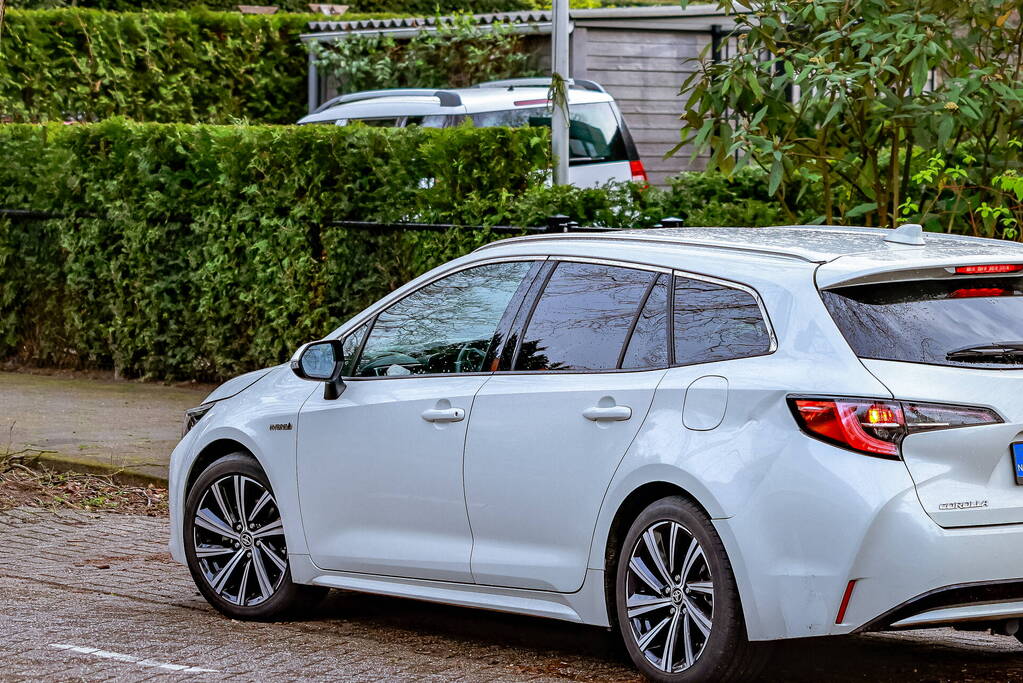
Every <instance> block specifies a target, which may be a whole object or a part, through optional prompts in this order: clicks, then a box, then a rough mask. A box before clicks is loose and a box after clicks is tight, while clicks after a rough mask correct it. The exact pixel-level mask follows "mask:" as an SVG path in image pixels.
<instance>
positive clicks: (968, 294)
mask: <svg viewBox="0 0 1023 683" xmlns="http://www.w3.org/2000/svg"><path fill="white" fill-rule="evenodd" d="M1006 294H1009V295H1011V294H1012V292H1010V291H1008V290H1005V289H1002V288H1001V287H965V288H963V289H957V290H955V291H954V292H952V293H951V294H949V295H948V298H950V299H973V298H977V297H984V298H987V297H992V296H1005V295H1006Z"/></svg>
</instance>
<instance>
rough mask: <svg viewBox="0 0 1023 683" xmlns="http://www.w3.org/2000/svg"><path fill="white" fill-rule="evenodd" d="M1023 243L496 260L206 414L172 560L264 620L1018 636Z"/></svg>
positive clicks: (691, 670) (752, 641) (412, 292)
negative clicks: (391, 610) (335, 595)
mask: <svg viewBox="0 0 1023 683" xmlns="http://www.w3.org/2000/svg"><path fill="white" fill-rule="evenodd" d="M1021 373H1023V245H1019V244H1014V243H1007V242H998V241H993V240H983V239H975V238H965V237H957V236H950V235H941V234H926V235H924V234H922V233H921V232H920V229H919V226H903V227H902V228H899V229H898V230H894V231H892V230H880V229H871V228H828V227H810V226H796V227H775V228H760V229H744V228H684V229H660V230H637V231H627V232H619V233H612V234H601V235H590V234H566V235H549V236H535V237H524V238H516V239H511V240H505V241H501V242H497V243H494V244H491V245H488V246H485V247H483V248H481V249H478V250H476V251H475V252H473V253H471V254H469V255H468V256H465V257H462V258H459V259H457V260H455V261H452V262H450V263H448V264H446V265H444V266H441V267H440V268H437V269H435V270H433V271H431V272H429V273H427V274H425V275H423V276H421V277H419V278H418V279H416V280H414V281H413V282H411V283H409V284H408V285H406V286H404V287H402V288H401V289H399V290H398V291H396V292H394V293H392V294H390V295H389V296H387V297H385V298H384V299H383V300H381V301H380V302H379V303H377V304H375V305H373V306H371V307H370V308H368V309H367V310H365V311H363V312H362V313H360V314H359V315H357V316H355V317H354V318H352V319H351V320H349V321H348V322H346V323H345V324H344V325H342V326H341V327H340V328H338V329H336V330H334V331H333V332H331V333H330V334H328V335H327V336H326V337H325V338H324V340H322V341H317V342H312V343H310V344H307V345H305V346H303V347H302V348H301V349H299V350H298V352H297V353H296V354H295V356H294V358H293V360H292V361H291V363H290V364H288V365H281V366H278V367H275V368H271V369H268V370H262V371H259V372H254V373H249V374H247V375H243V376H241V377H238V378H236V379H234V380H231V381H229V382H227V383H226V384H224V385H223V386H221V387H220V388H218V389H217V390H216V391H214V392H213V393H212V394H211V395H210V396H209V397H208V398H207V399H206V401H205V402H204V403H203V404H202V405H201V406H199V407H198V408H196V409H194V410H191V411H189V412H188V414H187V422H186V433H185V436H184V438H183V439H182V441H181V443H180V444H179V445H178V447H177V448H176V449H175V451H174V455H173V458H172V462H171V496H172V498H171V503H172V506H171V507H172V542H171V548H172V551H173V554H174V557H175V558H176V559H177V560H178V561H180V562H184V563H187V565H188V567H189V569H190V570H191V573H192V575H193V577H194V579H195V583H196V585H197V586H198V587H199V590H200V591H201V592H202V594H203V595H204V596H205V597H206V599H207V600H209V602H210V604H212V605H213V606H214V607H215V608H216V609H218V610H220V611H221V612H223V613H224V614H226V615H229V616H231V617H234V618H239V619H269V618H273V617H275V616H277V615H279V614H281V613H282V612H283V611H285V610H288V609H291V608H294V607H296V606H298V605H300V604H303V603H304V602H307V601H308V600H309V599H312V598H316V597H318V596H320V595H322V593H323V592H324V591H325V590H326V589H328V588H341V589H346V590H353V591H364V592H370V593H381V594H387V595H393V596H404V597H409V598H416V599H421V600H428V601H434V602H442V603H449V604H453V605H465V606H470V607H483V608H489V609H494V610H501V611H506V612H516V613H520V614H527V615H535V616H540V617H550V618H554V619H563V620H568V621H574V622H578V623H583V624H594V625H598V626H605V627H611V628H614V629H617V630H619V631H620V633H621V635H622V638H623V639H624V642H625V645H626V648H627V650H628V652H629V654H630V655H631V657H632V659H633V661H634V662H635V664H636V666H637V667H638V668H639V669H640V670H641V671H642V673H643V674H644V675H646V676H647V677H649V678H651V679H653V680H659V681H697V680H700V681H717V680H729V679H737V678H743V677H750V676H753V675H755V673H756V671H757V670H758V667H760V666H762V664H763V662H764V658H765V657H766V654H767V652H768V647H767V646H768V641H776V640H780V639H787V638H806V637H809V636H824V635H840V634H849V633H856V632H863V631H874V630H897V629H907V628H921V627H931V626H947V625H954V626H956V627H958V628H964V629H994V630H995V631H997V632H999V633H1003V634H1006V635H1013V634H1018V633H1019V620H1020V619H1021V618H1023V486H1021V484H1023V402H1021V401H1020V400H1019V396H1020V393H1021V390H1023V374H1021Z"/></svg>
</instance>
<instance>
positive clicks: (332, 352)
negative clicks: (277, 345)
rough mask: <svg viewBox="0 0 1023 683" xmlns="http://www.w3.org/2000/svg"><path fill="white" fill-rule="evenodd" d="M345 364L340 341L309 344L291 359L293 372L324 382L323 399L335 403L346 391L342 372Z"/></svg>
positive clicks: (333, 340)
mask: <svg viewBox="0 0 1023 683" xmlns="http://www.w3.org/2000/svg"><path fill="white" fill-rule="evenodd" d="M344 364H345V351H344V344H343V342H341V340H340V339H327V340H324V341H314V342H309V343H308V344H306V345H305V346H303V347H302V348H300V349H299V350H298V351H296V352H295V355H294V356H293V357H292V359H291V371H292V372H294V373H295V374H296V375H298V376H299V377H301V378H302V379H307V380H310V381H313V382H323V383H324V385H323V398H325V399H326V400H328V401H333V400H334V399H336V398H337V397H338V396H340V395H341V394H342V393H343V392H344V390H345V383H344V381H342V379H341V370H342V369H343V368H344Z"/></svg>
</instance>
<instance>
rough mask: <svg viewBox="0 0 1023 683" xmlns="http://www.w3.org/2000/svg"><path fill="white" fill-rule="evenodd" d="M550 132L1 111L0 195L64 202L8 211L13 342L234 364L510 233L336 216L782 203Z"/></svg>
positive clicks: (695, 213) (654, 215) (20, 350)
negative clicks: (622, 176) (633, 167)
mask: <svg viewBox="0 0 1023 683" xmlns="http://www.w3.org/2000/svg"><path fill="white" fill-rule="evenodd" d="M548 149H549V138H548V136H547V133H546V131H545V130H542V129H529V128H527V129H507V128H484V129H474V128H472V127H468V126H465V127H459V128H449V129H440V130H436V129H422V128H418V127H411V128H407V129H387V128H371V127H367V126H360V125H356V126H349V127H343V128H339V127H336V126H300V127H299V126H212V125H194V124H192V125H189V124H153V123H133V122H129V121H126V120H124V119H112V120H108V121H104V122H102V123H97V124H85V125H70V126H65V125H59V124H45V125H24V124H8V125H4V126H0V157H2V158H3V159H5V160H7V162H8V163H5V164H2V165H0V207H2V208H6V209H23V210H35V211H39V212H50V213H56V214H60V215H61V216H62V217H60V218H51V219H34V220H24V219H17V220H4V219H2V218H0V283H2V287H0V358H5V357H6V358H13V359H15V360H18V361H20V362H25V363H36V364H46V365H60V366H71V367H113V368H115V370H116V371H117V372H118V373H120V374H122V375H125V376H135V377H139V376H141V377H147V378H154V379H178V378H201V379H220V378H224V377H228V376H231V375H233V374H236V373H238V372H242V371H245V370H249V369H253V368H257V367H263V366H265V365H267V364H270V363H274V362H279V361H283V360H285V359H286V358H287V357H288V356H289V355H290V353H291V352H292V351H293V349H294V348H295V347H296V346H297V345H298V344H300V343H301V342H304V341H308V340H310V339H314V338H317V337H319V336H321V335H322V334H324V333H326V332H327V331H328V330H330V329H332V328H333V327H335V326H336V325H338V324H339V323H340V322H342V321H343V320H345V319H346V318H348V317H349V316H351V315H352V314H354V313H356V312H357V311H359V310H361V309H362V308H364V307H365V306H367V305H369V304H370V303H372V302H373V301H375V300H376V299H378V298H379V297H381V296H382V295H384V294H386V293H387V292H388V291H390V290H392V289H394V288H395V287H397V286H399V285H401V284H403V283H404V282H406V281H407V280H408V279H410V278H412V277H414V276H416V275H418V274H420V273H422V272H424V271H425V270H427V269H429V268H430V267H432V266H435V265H438V264H440V263H443V262H444V261H447V260H449V259H451V258H454V257H456V256H460V255H462V254H464V253H466V252H468V251H469V250H471V249H473V248H475V247H476V246H479V245H480V244H483V243H484V242H486V241H489V240H492V239H494V238H495V237H496V235H495V234H494V233H492V232H491V231H489V230H488V229H486V228H483V229H458V228H455V229H450V230H447V231H445V232H426V231H417V230H395V231H385V230H378V229H356V228H352V227H345V226H343V225H338V224H337V223H335V221H345V220H349V221H376V222H384V223H386V222H392V221H398V222H430V223H453V224H457V225H470V226H472V225H475V226H494V225H542V224H544V222H545V221H546V219H547V217H548V216H550V215H552V214H555V213H564V214H567V215H569V216H571V217H572V218H574V219H575V220H577V221H579V222H581V223H583V224H599V225H606V226H610V227H623V228H636V227H646V226H650V225H653V224H654V223H656V222H658V221H659V220H660V219H661V218H664V217H666V216H677V217H680V218H682V219H683V220H684V221H685V222H686V223H687V224H694V225H706V224H710V225H766V224H772V223H778V222H784V220H783V218H782V216H781V213H780V209H779V207H778V206H777V205H776V204H772V203H770V202H769V200H768V195H767V190H766V183H767V180H766V178H765V176H764V174H762V173H759V174H758V173H756V172H754V171H751V170H748V171H746V172H743V173H739V174H736V175H735V176H733V177H730V178H724V177H722V176H720V175H707V174H697V173H692V174H686V175H683V176H680V177H679V178H678V179H676V180H675V181H674V185H673V187H672V188H671V189H669V190H659V189H657V188H646V189H642V188H640V187H638V186H636V185H633V184H631V183H627V184H624V185H618V186H608V187H604V188H587V189H583V188H573V187H551V186H549V185H548V184H547V182H546V177H545V176H546V171H545V170H544V169H546V167H547V166H548V152H547V150H548ZM502 236H503V235H502Z"/></svg>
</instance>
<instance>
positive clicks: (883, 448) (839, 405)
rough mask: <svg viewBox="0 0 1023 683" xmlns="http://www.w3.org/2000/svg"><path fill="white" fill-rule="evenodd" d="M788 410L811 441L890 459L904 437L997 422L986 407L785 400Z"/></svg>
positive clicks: (896, 455) (857, 400) (839, 399)
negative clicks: (787, 401)
mask: <svg viewBox="0 0 1023 683" xmlns="http://www.w3.org/2000/svg"><path fill="white" fill-rule="evenodd" d="M789 406H790V407H791V408H792V414H793V415H795V417H796V422H798V423H799V426H800V428H802V430H803V431H804V432H806V433H807V434H809V435H810V436H812V437H814V438H815V439H820V440H821V441H826V442H828V443H832V444H834V445H836V446H841V447H842V448H848V449H850V450H853V451H857V452H858V453H865V454H867V455H873V456H877V457H881V458H889V459H892V460H898V459H899V457H900V456H899V445H900V444H901V443H902V439H904V438H905V437H906V436H907V435H908V434H912V433H914V432H923V431H934V430H936V429H951V428H954V427H971V426H977V425H985V424H996V423H999V422H1001V421H1002V418H1001V417H999V416H998V414H997V413H995V412H994V411H993V410H990V409H988V408H977V407H973V406H954V405H943V404H938V403H913V402H909V401H886V400H883V399H880V400H875V399H856V398H823V397H822V398H818V397H806V398H803V397H791V398H789Z"/></svg>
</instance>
